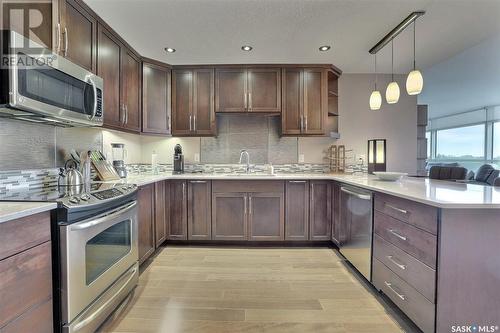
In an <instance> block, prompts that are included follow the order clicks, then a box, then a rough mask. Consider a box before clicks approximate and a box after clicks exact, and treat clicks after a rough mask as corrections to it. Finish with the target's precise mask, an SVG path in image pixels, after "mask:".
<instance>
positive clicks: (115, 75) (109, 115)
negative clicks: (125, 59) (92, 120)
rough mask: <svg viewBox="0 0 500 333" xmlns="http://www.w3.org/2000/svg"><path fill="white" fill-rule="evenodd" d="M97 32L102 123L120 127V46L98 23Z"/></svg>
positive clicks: (122, 119) (121, 121) (121, 120)
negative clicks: (102, 85)
mask: <svg viewBox="0 0 500 333" xmlns="http://www.w3.org/2000/svg"><path fill="white" fill-rule="evenodd" d="M98 34H99V37H98V47H97V75H98V76H100V77H101V78H102V79H103V80H104V110H103V112H104V124H105V125H106V126H108V127H112V128H120V127H121V126H123V121H124V117H123V115H124V113H123V108H122V105H121V62H122V46H121V43H120V41H119V40H118V39H117V38H116V37H115V36H114V35H113V34H112V33H111V32H109V31H108V30H107V29H106V28H104V27H103V26H102V25H100V24H99V26H98Z"/></svg>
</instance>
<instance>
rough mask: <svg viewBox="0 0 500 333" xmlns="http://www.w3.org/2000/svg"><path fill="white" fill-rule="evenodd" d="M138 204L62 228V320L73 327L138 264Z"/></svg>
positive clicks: (131, 203) (124, 206)
mask: <svg viewBox="0 0 500 333" xmlns="http://www.w3.org/2000/svg"><path fill="white" fill-rule="evenodd" d="M137 229H138V226H137V202H136V201H133V202H129V203H127V204H126V205H123V206H121V207H118V208H116V209H114V210H112V211H110V212H108V213H106V214H101V215H99V216H96V217H93V218H91V219H88V220H84V221H81V222H78V223H74V224H70V225H65V226H60V247H61V249H60V250H61V312H62V313H61V316H62V318H61V319H62V321H63V324H68V323H70V322H71V321H72V320H73V319H74V318H75V317H76V316H77V315H78V314H80V313H81V312H82V311H83V310H84V309H85V308H87V307H88V306H89V305H90V304H91V303H92V302H93V301H94V300H95V299H97V298H98V297H99V296H100V295H101V294H102V293H103V292H104V291H105V290H106V289H107V288H109V287H110V286H111V285H112V284H113V283H114V282H115V281H116V280H117V279H118V278H119V277H120V276H122V275H123V273H125V272H126V271H127V270H129V269H130V267H131V266H133V265H134V264H136V263H137V261H138V258H139V255H138V240H137V231H138V230H137Z"/></svg>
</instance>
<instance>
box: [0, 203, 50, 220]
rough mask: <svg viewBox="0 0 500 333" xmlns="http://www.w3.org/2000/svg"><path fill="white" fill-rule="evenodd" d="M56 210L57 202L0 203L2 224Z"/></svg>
mask: <svg viewBox="0 0 500 333" xmlns="http://www.w3.org/2000/svg"><path fill="white" fill-rule="evenodd" d="M56 208H57V204H56V203H55V202H0V223H2V222H7V221H10V220H15V219H19V218H21V217H26V216H30V215H33V214H37V213H42V212H46V211H48V210H52V209H56Z"/></svg>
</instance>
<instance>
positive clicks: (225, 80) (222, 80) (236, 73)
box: [215, 68, 248, 112]
mask: <svg viewBox="0 0 500 333" xmlns="http://www.w3.org/2000/svg"><path fill="white" fill-rule="evenodd" d="M247 90H248V88H247V71H246V69H245V68H217V69H216V70H215V91H216V94H215V111H216V112H246V111H247V109H248V95H247Z"/></svg>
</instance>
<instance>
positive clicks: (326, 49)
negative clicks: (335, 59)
mask: <svg viewBox="0 0 500 333" xmlns="http://www.w3.org/2000/svg"><path fill="white" fill-rule="evenodd" d="M329 49H331V46H330V45H323V46H320V47H319V50H320V51H322V52H324V51H328V50H329Z"/></svg>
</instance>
